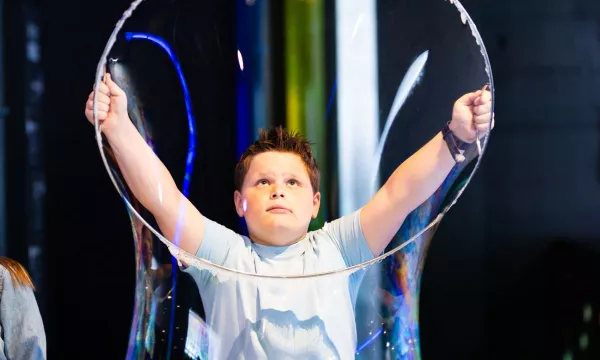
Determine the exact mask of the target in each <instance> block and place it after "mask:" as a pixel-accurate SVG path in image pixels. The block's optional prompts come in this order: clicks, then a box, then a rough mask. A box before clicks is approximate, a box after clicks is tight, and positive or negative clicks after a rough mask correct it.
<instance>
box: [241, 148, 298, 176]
mask: <svg viewBox="0 0 600 360" xmlns="http://www.w3.org/2000/svg"><path fill="white" fill-rule="evenodd" d="M263 172H277V173H281V172H292V173H296V172H297V173H300V174H307V171H306V166H305V165H304V162H303V161H302V159H301V158H300V156H299V155H297V154H294V153H287V152H275V151H269V152H264V153H261V154H257V155H255V156H254V157H253V159H252V162H251V163H250V168H249V169H248V173H249V174H250V173H263Z"/></svg>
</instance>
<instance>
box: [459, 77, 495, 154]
mask: <svg viewBox="0 0 600 360" xmlns="http://www.w3.org/2000/svg"><path fill="white" fill-rule="evenodd" d="M491 111H492V93H491V92H490V91H489V90H488V89H487V85H486V86H485V87H484V88H483V89H482V90H477V91H475V92H472V93H468V94H465V95H464V96H463V97H461V98H460V99H458V100H457V101H456V102H455V103H454V108H453V109H452V121H450V125H449V127H450V130H452V132H453V133H454V135H455V136H456V137H458V138H459V139H461V140H462V141H464V142H467V143H472V142H473V141H475V140H476V139H477V136H479V137H480V138H481V137H484V136H485V135H486V134H487V132H488V129H489V127H490V123H491V127H492V129H493V128H494V119H493V117H492V114H491Z"/></svg>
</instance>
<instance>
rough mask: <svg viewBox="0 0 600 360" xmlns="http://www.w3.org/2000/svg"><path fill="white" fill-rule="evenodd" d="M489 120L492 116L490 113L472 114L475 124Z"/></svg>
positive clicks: (485, 122)
mask: <svg viewBox="0 0 600 360" xmlns="http://www.w3.org/2000/svg"><path fill="white" fill-rule="evenodd" d="M491 121H492V116H491V114H490V113H486V114H482V115H475V116H473V123H475V124H489V123H490V122H491Z"/></svg>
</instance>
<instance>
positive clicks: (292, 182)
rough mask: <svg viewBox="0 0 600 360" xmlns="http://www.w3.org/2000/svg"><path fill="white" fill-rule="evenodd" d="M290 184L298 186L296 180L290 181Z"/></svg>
mask: <svg viewBox="0 0 600 360" xmlns="http://www.w3.org/2000/svg"><path fill="white" fill-rule="evenodd" d="M288 184H289V185H292V186H294V185H298V182H297V181H296V180H290V181H288Z"/></svg>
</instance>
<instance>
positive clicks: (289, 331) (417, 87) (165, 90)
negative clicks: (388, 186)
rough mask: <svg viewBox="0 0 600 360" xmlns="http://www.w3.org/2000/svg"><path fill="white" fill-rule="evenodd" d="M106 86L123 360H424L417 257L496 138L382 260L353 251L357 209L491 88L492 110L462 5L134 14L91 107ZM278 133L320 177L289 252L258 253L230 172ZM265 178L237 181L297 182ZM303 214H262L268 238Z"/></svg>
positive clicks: (488, 82)
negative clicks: (123, 310)
mask: <svg viewBox="0 0 600 360" xmlns="http://www.w3.org/2000/svg"><path fill="white" fill-rule="evenodd" d="M105 73H109V74H110V78H111V79H112V81H114V83H115V85H116V86H117V87H118V88H119V89H121V90H122V91H123V95H122V96H123V97H124V98H126V100H127V101H126V104H127V109H126V111H124V112H125V113H126V114H127V115H128V117H127V118H126V120H127V121H128V123H127V125H126V126H124V125H118V126H115V125H114V124H113V123H115V122H116V121H112V119H110V120H107V121H106V122H103V121H99V120H98V116H99V114H100V113H101V111H102V109H101V108H102V105H101V104H100V99H99V97H98V95H97V94H96V96H95V98H94V108H95V110H94V112H95V121H94V126H95V130H96V132H95V134H96V140H97V143H98V146H99V149H100V155H101V157H102V162H103V165H104V166H105V167H106V170H107V172H108V175H109V176H110V178H111V180H112V182H113V184H114V186H115V188H116V189H117V191H118V193H119V195H120V196H121V197H122V198H123V200H124V202H125V206H126V207H127V209H128V211H129V215H130V219H131V223H132V232H133V238H134V244H135V248H136V269H137V270H136V271H137V281H136V291H135V299H134V300H135V301H134V308H133V320H132V325H131V332H130V339H129V349H128V352H127V354H124V356H125V357H126V358H127V359H296V358H303V359H349V358H357V359H419V358H420V357H421V352H420V344H419V322H418V314H419V310H418V300H419V283H420V279H421V273H422V269H423V266H424V265H425V260H426V255H427V249H428V247H429V246H430V244H431V242H432V238H433V235H434V233H435V230H436V228H437V226H438V225H439V223H440V221H442V219H443V216H444V214H445V213H446V212H447V211H448V210H449V209H450V208H451V207H452V205H453V204H454V203H455V202H456V201H457V200H458V198H459V197H460V195H461V194H462V193H463V191H465V189H466V187H467V185H468V184H469V182H470V181H471V179H472V177H473V175H474V174H475V172H476V170H477V168H478V166H479V163H480V161H481V159H482V157H483V154H484V152H485V148H486V145H487V142H488V140H489V133H486V134H479V135H481V136H480V140H478V141H477V142H476V143H475V144H474V145H473V146H471V147H470V148H469V149H468V150H467V151H466V152H465V153H463V154H462V155H463V156H464V157H465V158H466V161H463V162H460V163H457V164H456V165H455V166H454V167H453V168H452V170H451V171H450V172H449V173H448V175H447V176H446V177H445V179H444V180H443V181H441V185H440V186H439V187H438V188H437V189H436V190H435V191H433V192H432V194H431V195H430V196H429V197H428V198H426V199H424V201H422V202H421V203H420V204H419V205H418V206H417V207H416V208H415V209H414V210H413V211H412V212H410V213H409V214H408V216H406V218H405V219H404V221H403V222H402V225H401V226H400V227H399V229H398V231H397V232H396V233H395V235H394V236H393V239H392V240H391V242H390V243H389V245H387V247H386V248H385V250H383V251H382V252H380V253H379V252H377V253H378V254H381V255H379V256H373V254H372V253H371V252H370V251H369V248H368V247H367V245H366V243H364V234H363V233H362V231H361V228H360V222H359V219H360V215H359V214H360V213H359V212H357V210H359V209H361V208H362V207H363V206H365V205H366V204H367V203H368V202H369V200H370V199H372V198H373V196H374V195H375V193H376V192H377V190H378V189H379V188H380V187H381V186H382V185H383V184H384V183H385V182H386V181H387V180H388V179H389V178H390V176H391V175H392V173H393V172H394V171H395V170H396V169H397V168H398V166H399V165H400V164H402V163H403V162H404V161H405V160H407V159H408V158H409V157H410V156H411V155H412V154H414V153H415V152H416V151H417V150H419V149H420V148H421V147H422V146H423V145H425V144H426V143H427V142H428V141H429V140H431V139H432V138H433V137H434V136H436V134H438V133H439V132H440V131H441V129H442V128H443V127H444V125H445V124H446V123H447V122H448V121H449V120H450V119H451V118H452V113H453V106H454V104H455V102H456V101H457V99H459V98H461V97H462V96H463V95H464V94H467V93H470V92H474V91H477V90H481V89H487V90H489V91H490V92H491V97H492V100H491V101H492V109H493V94H494V84H493V79H492V72H491V68H490V64H489V61H488V58H487V54H486V51H485V48H484V45H483V41H482V39H481V37H480V35H479V33H478V32H477V28H476V26H475V24H474V23H473V22H472V20H471V18H470V17H469V15H468V13H467V12H466V11H465V9H464V8H463V6H462V5H461V4H460V3H459V2H457V1H444V0H406V1H401V0H382V1H374V0H338V1H324V0H316V1H303V0H283V1H279V2H268V1H261V0H236V1H233V0H219V1H198V0H196V1H191V0H184V1H180V0H174V1H161V0H146V1H135V2H134V3H132V4H131V6H130V8H129V9H127V10H126V11H125V12H124V15H123V17H122V18H121V19H120V20H119V21H118V23H117V25H116V27H115V30H114V31H113V33H112V34H111V35H110V38H109V40H108V43H107V46H106V49H105V51H104V53H103V54H102V56H101V59H100V62H99V64H98V67H97V73H96V77H95V90H96V92H98V91H99V90H100V86H101V83H102V81H103V79H105ZM115 91H116V90H111V95H112V96H115V94H117V92H115ZM117 96H118V94H117ZM116 106H117V104H116V103H115V102H114V101H113V102H111V109H116ZM115 111H116V110H115ZM114 113H115V112H113V114H114ZM109 115H110V113H109ZM111 121H112V122H111ZM129 123H130V124H129ZM277 126H282V127H284V128H286V129H288V130H291V131H296V132H298V133H299V134H301V135H303V136H304V137H305V138H307V139H308V140H309V141H310V142H311V143H312V144H313V145H312V151H313V155H314V157H315V160H316V162H317V164H318V166H319V169H320V179H319V181H318V185H319V190H320V203H319V207H318V212H317V213H316V214H315V216H314V217H313V218H312V220H310V222H307V223H306V227H307V228H308V230H309V234H308V235H307V236H306V237H302V238H301V240H300V241H298V242H295V243H293V244H289V243H285V244H283V243H282V244H279V243H276V244H261V243H256V242H255V241H254V240H256V239H259V238H260V236H257V235H256V234H258V233H260V232H258V230H256V229H257V227H260V226H257V225H256V224H257V223H261V222H264V221H266V220H264V219H267V218H266V217H265V218H263V217H261V216H263V215H256V216H257V217H253V216H255V215H254V211H255V210H256V209H257V208H260V207H261V206H262V204H263V201H266V200H263V198H262V197H261V196H262V195H260V194H262V193H260V192H257V193H248V192H245V191H241V192H240V195H239V196H237V195H234V191H235V190H236V189H237V187H238V186H237V184H236V182H235V181H234V173H235V171H234V169H235V168H236V163H237V161H238V160H239V159H240V157H241V156H242V154H243V153H244V151H245V150H246V149H247V148H248V146H250V145H252V144H253V143H254V141H255V140H256V139H257V137H258V132H259V129H263V128H264V129H271V128H275V127H277ZM128 127H131V128H132V129H134V130H133V131H129V130H115V129H121V128H123V129H126V128H128ZM110 131H112V133H110V135H109V132H110ZM114 139H119V140H118V141H119V146H115V144H117V140H114ZM140 149H144V150H140ZM126 152H136V153H139V154H141V155H139V156H140V157H137V158H132V159H133V160H131V159H128V158H127V156H126V155H125V154H126ZM268 156H269V155H268ZM258 159H259V158H258V157H254V158H253V159H252V161H251V162H250V163H249V164H250V165H249V166H255V167H256V166H259V165H257V164H259V163H260V161H263V160H264V161H263V162H264V164H265V165H263V166H264V167H263V169H267V170H269V169H272V168H277V169H283V168H285V169H288V167H289V169H290V171H294V169H295V168H298V166H296V167H295V168H294V166H295V165H294V161H295V160H293V159H291V158H289V157H283V158H280V157H277V156H275V157H264V156H263V157H262V159H263V160H258ZM138 160H139V161H138ZM298 161H299V160H298ZM300 164H301V165H302V163H300ZM217 167H218V168H217ZM222 168H230V169H231V171H229V172H222V171H221V172H220V170H219V169H222ZM300 168H301V169H304V168H303V167H302V166H300ZM252 171H253V169H252V168H250V169H249V170H248V172H247V176H246V178H242V180H243V181H245V180H244V179H246V180H247V177H248V176H251V175H248V174H253V172H252ZM282 171H283V170H282ZM262 180H265V182H264V184H262V183H260V182H259V183H258V185H256V186H257V187H258V186H259V185H260V186H263V185H264V186H267V187H268V186H272V184H271V179H270V178H268V176H267V177H266V178H265V179H260V181H262ZM275 180H277V179H275ZM275 180H273V183H274V182H275ZM288 180H289V179H286V182H285V186H284V188H283V190H281V194H276V195H275V196H280V197H281V196H283V197H282V199H285V200H286V201H288V200H289V201H292V200H293V199H295V198H294V196H296V195H294V194H296V192H294V191H298V192H297V193H298V194H301V193H300V190H292V189H296V187H302V186H305V185H306V184H303V183H302V181H300V184H297V183H296V180H297V179H292V180H293V181H292V182H290V181H288ZM140 184H141V185H140ZM288 186H289V188H288ZM140 187H142V188H143V189H144V191H140ZM258 188H259V189H260V187H258ZM237 190H240V189H237ZM252 194H255V195H252ZM257 194H258V195H257ZM282 194H283V195H282ZM302 194H304V193H302ZM297 196H298V198H300V196H302V195H297ZM313 200H314V198H313ZM298 201H299V200H298ZM280 204H286V203H285V202H281V203H280ZM311 209H312V208H307V209H306V211H308V212H310V210H311ZM302 211H304V210H303V209H300V208H297V207H293V208H291V209H287V208H274V209H270V210H268V212H269V213H270V214H277V215H272V218H273V219H275V218H277V219H279V218H280V217H278V215H281V218H285V216H288V215H290V214H291V215H294V216H296V215H298V214H300V213H302ZM291 215H290V216H291ZM264 216H266V215H264ZM269 216H271V215H269ZM297 217H300V216H299V215H298V216H297ZM307 218H308V217H307ZM269 219H271V217H269ZM273 221H275V220H273ZM277 221H279V220H277ZM282 221H283V220H282ZM285 221H292V220H285ZM285 221H283V222H282V224H283V225H281V224H280V225H277V224H275V225H272V227H271V228H268V229H270V230H269V231H266V232H265V235H264V236H266V237H263V240H264V239H267V238H268V239H271V238H270V237H269V236H271V235H272V234H273V233H274V232H275V230H273V229H278V227H277V226H280V227H284V228H288V227H290V226H291V225H290V223H287V222H285ZM294 222H295V220H294ZM253 229H254V230H253ZM252 231H254V234H255V235H254V236H253V237H252V238H253V240H251V239H250V237H248V235H249V232H252ZM261 236H262V235H261ZM282 238H283V237H282ZM277 240H278V238H277V237H275V240H269V241H271V242H272V241H277ZM269 241H266V242H267V243H269ZM273 245H276V246H273ZM283 245H285V246H283ZM320 257H321V260H319V258H320ZM322 257H327V259H329V260H330V261H322Z"/></svg>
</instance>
